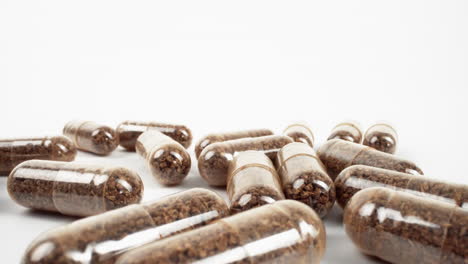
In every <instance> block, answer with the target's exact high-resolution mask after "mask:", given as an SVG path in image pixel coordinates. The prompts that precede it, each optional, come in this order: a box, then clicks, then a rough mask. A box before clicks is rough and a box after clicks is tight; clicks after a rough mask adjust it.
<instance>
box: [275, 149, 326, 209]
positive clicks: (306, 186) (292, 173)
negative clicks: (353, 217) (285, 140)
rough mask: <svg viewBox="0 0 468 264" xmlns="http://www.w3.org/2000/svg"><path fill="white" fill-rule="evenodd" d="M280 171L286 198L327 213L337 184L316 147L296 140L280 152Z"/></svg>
mask: <svg viewBox="0 0 468 264" xmlns="http://www.w3.org/2000/svg"><path fill="white" fill-rule="evenodd" d="M278 173H279V175H280V177H281V182H282V184H283V191H284V194H285V196H286V198H287V199H292V200H296V201H300V202H303V203H305V204H307V205H308V206H310V207H312V209H314V210H315V212H317V214H318V215H319V216H320V217H324V216H325V215H326V214H327V213H328V212H329V211H330V209H331V208H332V207H333V204H334V203H335V187H334V185H333V181H332V179H331V178H330V176H328V174H327V172H326V169H325V167H324V166H323V164H322V162H321V161H320V160H319V159H318V157H317V154H316V153H315V151H314V150H313V149H312V148H311V147H310V146H308V145H306V144H304V143H298V142H294V143H291V144H288V145H286V146H284V147H283V148H282V149H281V150H280V151H279V152H278Z"/></svg>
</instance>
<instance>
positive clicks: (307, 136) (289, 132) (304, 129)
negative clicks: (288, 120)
mask: <svg viewBox="0 0 468 264" xmlns="http://www.w3.org/2000/svg"><path fill="white" fill-rule="evenodd" d="M283 135H285V136H288V137H290V138H292V139H293V140H294V141H295V142H302V143H305V144H307V145H309V146H311V147H314V142H315V138H314V133H312V130H310V128H309V127H308V126H306V125H304V124H293V125H290V126H288V127H287V128H286V129H285V130H284V132H283Z"/></svg>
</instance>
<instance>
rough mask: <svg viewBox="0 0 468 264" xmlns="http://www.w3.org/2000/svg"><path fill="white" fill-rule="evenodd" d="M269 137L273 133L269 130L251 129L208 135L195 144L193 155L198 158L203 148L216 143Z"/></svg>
mask: <svg viewBox="0 0 468 264" xmlns="http://www.w3.org/2000/svg"><path fill="white" fill-rule="evenodd" d="M270 135H273V131H271V130H269V129H253V130H243V131H235V132H225V133H216V134H209V135H207V136H205V137H203V138H202V139H200V140H199V141H198V142H197V144H196V145H195V155H196V156H197V158H198V157H199V156H200V153H201V152H202V151H203V149H204V148H206V147H207V146H208V145H210V144H213V143H216V142H223V141H228V140H234V139H240V138H251V137H263V136H270Z"/></svg>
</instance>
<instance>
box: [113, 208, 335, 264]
mask: <svg viewBox="0 0 468 264" xmlns="http://www.w3.org/2000/svg"><path fill="white" fill-rule="evenodd" d="M325 239H326V238H325V229H324V226H323V224H322V221H321V220H320V218H319V217H318V216H317V214H316V213H315V212H314V211H313V210H312V209H310V208H309V207H307V206H305V205H304V204H302V203H299V202H296V201H291V200H288V201H278V202H275V203H273V204H269V205H265V206H261V207H258V208H254V209H252V210H248V211H245V212H242V213H239V214H236V215H234V216H231V217H227V218H224V219H221V220H219V221H216V222H215V223H212V224H209V225H207V226H204V227H202V228H198V229H196V230H192V231H189V232H185V233H182V234H179V235H177V236H174V237H171V238H168V239H166V240H164V241H158V242H155V243H152V244H149V245H147V246H144V247H141V248H138V249H135V250H132V251H129V252H128V253H126V254H124V255H123V256H122V257H120V258H119V260H118V261H117V264H150V263H151V264H169V263H179V264H185V263H200V264H201V263H203V264H205V263H285V264H286V263H295V264H306V263H307V264H309V263H312V264H317V263H320V260H321V258H322V256H323V254H324V251H325V244H326V241H325Z"/></svg>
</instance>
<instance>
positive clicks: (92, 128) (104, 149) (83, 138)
mask: <svg viewBox="0 0 468 264" xmlns="http://www.w3.org/2000/svg"><path fill="white" fill-rule="evenodd" d="M63 134H64V135H65V136H67V137H68V138H70V139H71V140H72V141H73V143H74V144H75V145H76V147H77V148H78V149H80V150H84V151H88V152H91V153H94V154H98V155H109V154H110V153H111V152H112V151H114V150H115V149H116V148H117V146H118V145H119V137H118V135H117V133H116V132H115V130H114V129H112V128H110V127H108V126H104V125H100V124H97V123H95V122H92V121H79V120H75V121H71V122H69V123H67V124H66V125H65V127H64V128H63Z"/></svg>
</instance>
